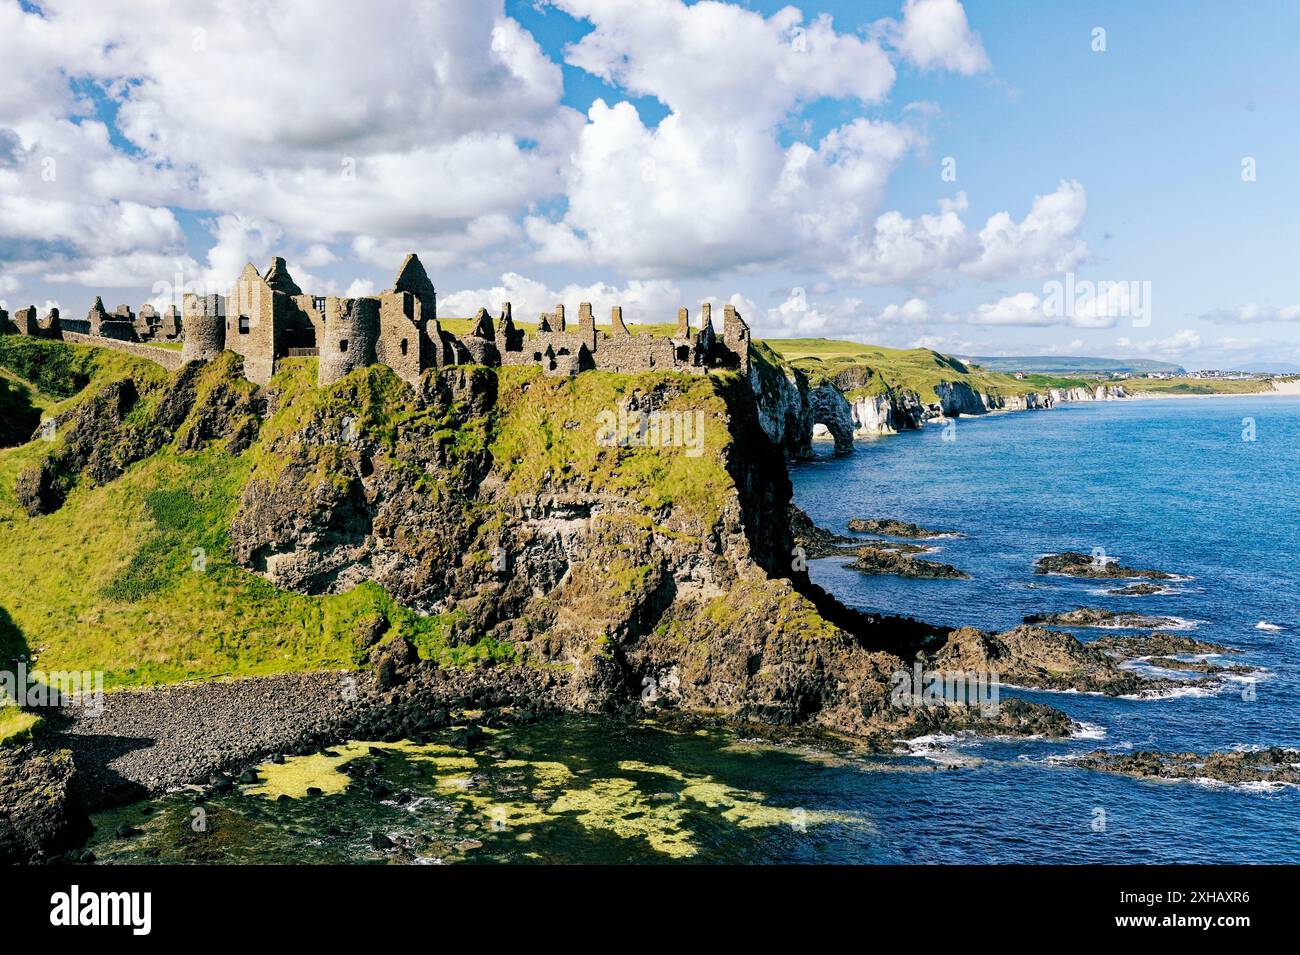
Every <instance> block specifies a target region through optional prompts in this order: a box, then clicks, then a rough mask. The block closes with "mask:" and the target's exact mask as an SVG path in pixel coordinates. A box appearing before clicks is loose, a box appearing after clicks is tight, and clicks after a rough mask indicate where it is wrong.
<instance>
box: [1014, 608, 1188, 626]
mask: <svg viewBox="0 0 1300 955" xmlns="http://www.w3.org/2000/svg"><path fill="white" fill-rule="evenodd" d="M1025 623H1036V624H1044V625H1046V626H1054V627H1129V628H1133V629H1138V630H1154V629H1158V628H1160V627H1175V626H1177V625H1178V621H1177V620H1174V619H1172V618H1170V617H1148V616H1144V615H1142V614H1136V613H1129V612H1126V611H1123V610H1100V609H1097V608H1095V607H1076V608H1075V609H1074V610H1067V611H1065V612H1063V613H1036V614H1030V615H1029V616H1027V617H1025Z"/></svg>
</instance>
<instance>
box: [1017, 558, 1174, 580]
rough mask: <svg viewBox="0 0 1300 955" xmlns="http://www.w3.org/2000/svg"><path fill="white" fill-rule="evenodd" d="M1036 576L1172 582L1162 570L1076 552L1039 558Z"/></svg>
mask: <svg viewBox="0 0 1300 955" xmlns="http://www.w3.org/2000/svg"><path fill="white" fill-rule="evenodd" d="M1034 573H1036V574H1065V575H1066V576H1067V577H1088V578H1096V579H1123V578H1129V577H1145V578H1147V579H1148V580H1172V579H1173V574H1167V573H1165V572H1164V571H1162V570H1141V569H1138V568H1135V567H1125V566H1124V565H1123V564H1120V563H1119V562H1117V561H1113V560H1106V559H1098V558H1095V557H1091V556H1089V555H1088V554H1080V553H1078V552H1076V551H1065V552H1063V553H1060V554H1048V555H1047V556H1046V557H1040V558H1039V559H1038V562H1037V563H1036V564H1034Z"/></svg>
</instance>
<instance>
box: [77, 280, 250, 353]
mask: <svg viewBox="0 0 1300 955" xmlns="http://www.w3.org/2000/svg"><path fill="white" fill-rule="evenodd" d="M96 301H98V299H96ZM223 311H224V309H223V308H222V302H221V296H220V295H204V296H202V297H200V296H198V295H195V294H193V293H192V292H189V293H186V295H185V320H184V321H185V341H184V343H183V344H182V345H181V360H182V361H187V362H189V361H211V360H212V359H213V358H216V357H217V356H218V355H220V354H221V353H222V352H223V351H225V350H226V317H225V315H224V314H222V313H223Z"/></svg>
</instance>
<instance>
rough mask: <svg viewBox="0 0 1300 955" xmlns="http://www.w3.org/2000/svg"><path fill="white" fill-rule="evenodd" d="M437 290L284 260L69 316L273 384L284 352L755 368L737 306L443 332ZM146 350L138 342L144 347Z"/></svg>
mask: <svg viewBox="0 0 1300 955" xmlns="http://www.w3.org/2000/svg"><path fill="white" fill-rule="evenodd" d="M437 310H438V293H437V290H436V289H435V288H434V287H433V282H432V281H431V280H430V279H429V275H428V273H427V272H426V271H425V270H424V266H423V265H422V264H421V263H420V260H419V258H418V257H417V256H416V255H415V254H411V255H408V256H407V257H406V259H405V261H403V263H402V267H401V269H400V270H399V271H398V273H397V278H396V279H395V281H394V282H393V287H392V288H391V289H388V290H387V291H384V292H381V293H379V294H378V295H373V296H364V297H360V298H341V297H338V296H334V295H329V296H317V295H311V294H306V293H304V292H303V291H302V289H301V288H299V287H298V285H297V283H296V282H294V280H293V277H292V276H291V275H290V274H289V269H288V266H287V264H286V263H285V260H284V259H282V258H280V257H278V256H277V257H276V258H275V259H273V260H272V262H271V266H270V268H268V269H267V271H266V273H265V274H263V273H260V272H258V270H257V268H256V267H255V266H254V265H253V264H252V263H249V264H248V265H246V266H245V267H244V271H243V272H242V273H241V274H240V275H239V277H238V278H237V279H236V280H235V284H234V285H233V286H232V287H231V290H230V294H229V295H226V296H221V295H206V296H199V295H195V294H186V295H185V298H184V303H183V309H182V313H180V314H178V313H177V310H176V308H175V306H172V307H170V308H169V309H168V312H167V314H166V316H160V315H158V313H157V311H156V310H155V309H154V308H153V307H152V306H150V305H146V306H144V307H142V308H141V310H140V314H139V315H136V314H135V313H133V312H132V311H131V309H130V308H129V307H127V306H125V305H121V306H118V308H117V311H115V312H113V313H112V314H110V313H108V312H107V311H105V309H104V303H103V302H102V301H101V300H100V299H99V298H96V299H95V304H94V305H93V306H92V307H91V309H90V312H89V314H88V315H87V317H86V319H85V321H76V322H63V323H62V327H66V329H67V331H68V332H69V333H72V334H74V335H75V338H76V340H77V341H79V342H86V341H97V342H98V343H100V344H103V345H105V346H106V347H113V345H110V344H109V343H110V342H114V343H118V342H120V343H137V342H147V341H151V340H154V339H157V338H169V339H174V338H178V337H179V338H182V339H183V343H184V344H183V348H182V350H181V353H180V356H179V359H176V358H175V357H174V355H173V356H169V359H168V361H166V362H164V361H161V360H160V361H159V363H160V364H166V365H169V366H170V365H171V364H174V363H175V362H176V361H177V360H179V361H180V362H189V361H210V360H211V359H213V358H215V357H216V356H217V355H219V354H221V352H223V351H232V352H235V353H237V354H239V355H240V356H242V357H243V359H244V374H245V375H246V376H247V377H248V379H249V380H250V381H252V382H254V383H256V384H262V385H264V384H266V383H267V382H269V381H270V380H271V377H272V376H273V375H274V374H275V372H276V370H277V367H278V365H279V363H280V361H281V360H283V359H285V358H295V357H318V358H319V363H318V373H317V381H318V383H319V384H321V385H329V384H332V383H333V382H335V381H338V380H339V379H340V378H342V377H344V376H345V375H347V374H348V373H349V372H351V371H353V370H355V369H357V368H363V367H365V366H367V365H374V364H383V365H387V366H388V367H390V368H392V369H393V371H394V372H396V374H397V375H398V376H399V377H401V378H402V379H403V380H404V381H408V382H410V383H412V384H414V383H416V382H417V381H418V380H419V378H420V375H421V374H423V373H424V372H425V371H426V370H428V369H430V368H446V367H450V366H454V365H467V364H478V365H487V366H489V367H499V366H502V365H530V364H532V365H538V366H540V367H541V368H542V369H543V370H544V371H545V372H546V373H547V374H552V375H574V374H578V373H579V372H583V371H589V370H599V371H614V372H623V373H635V372H642V371H674V372H682V373H686V374H693V375H703V374H708V373H709V372H710V371H715V370H725V369H735V370H738V371H740V372H742V373H743V374H748V372H749V343H750V334H749V326H748V325H746V324H745V322H744V320H743V319H742V318H741V317H740V313H739V312H737V311H736V309H735V308H734V307H733V306H731V305H727V306H726V307H725V308H724V312H723V323H722V335H721V336H719V335H718V334H717V332H716V331H715V330H714V327H713V316H712V309H711V307H710V306H709V304H708V303H705V304H704V306H703V308H702V310H701V321H700V327H699V329H698V330H695V329H692V328H691V324H690V315H689V313H688V312H687V310H686V309H685V308H682V309H680V310H679V311H678V313H677V328H676V330H675V332H674V333H673V334H672V335H671V336H663V335H654V334H649V333H646V332H635V331H634V330H633V329H630V328H628V326H627V325H626V324H624V322H623V309H622V307H621V306H614V308H613V309H611V312H610V323H609V325H608V326H600V327H598V326H597V325H596V320H595V316H594V315H593V314H592V310H591V304H590V303H589V302H583V303H581V304H580V305H579V306H578V324H577V327H576V328H574V327H573V326H571V325H569V324H568V322H567V319H566V316H565V308H564V305H562V304H560V305H556V307H555V311H553V312H547V313H544V314H543V315H542V316H541V317H540V318H539V320H538V323H537V328H536V330H535V331H531V332H529V331H525V330H524V329H521V328H518V327H516V326H515V324H514V319H513V317H512V315H511V308H510V303H509V302H506V303H505V304H504V306H503V308H502V312H501V315H500V316H499V317H498V318H496V319H495V320H494V319H493V318H492V316H491V315H490V314H489V313H488V311H487V309H479V311H478V314H477V315H476V316H475V319H474V323H473V327H472V328H471V330H470V331H469V333H468V334H466V335H463V336H461V335H455V334H452V333H451V332H450V331H448V330H446V329H444V328H443V327H442V325H441V323H440V322H439V321H438V317H437ZM4 331H7V332H8V333H11V334H13V333H16V334H21V335H37V336H42V337H48V338H61V337H63V334H62V332H61V324H60V321H59V314H58V309H51V310H50V315H49V316H47V318H46V319H45V320H43V321H37V319H36V309H35V307H31V308H27V309H23V310H22V311H20V312H19V313H18V315H17V316H16V317H15V320H14V321H13V322H10V321H9V320H8V316H7V315H6V314H5V313H4V312H0V332H4ZM148 350H150V349H141V350H140V351H148Z"/></svg>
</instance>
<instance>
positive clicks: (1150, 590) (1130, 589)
mask: <svg viewBox="0 0 1300 955" xmlns="http://www.w3.org/2000/svg"><path fill="white" fill-rule="evenodd" d="M1164 590H1165V588H1163V587H1161V586H1160V585H1158V584H1129V585H1128V586H1127V587H1116V588H1115V589H1114V590H1108V591H1106V593H1108V594H1113V595H1115V596H1116V597H1150V596H1152V595H1154V594H1160V593H1164Z"/></svg>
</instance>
